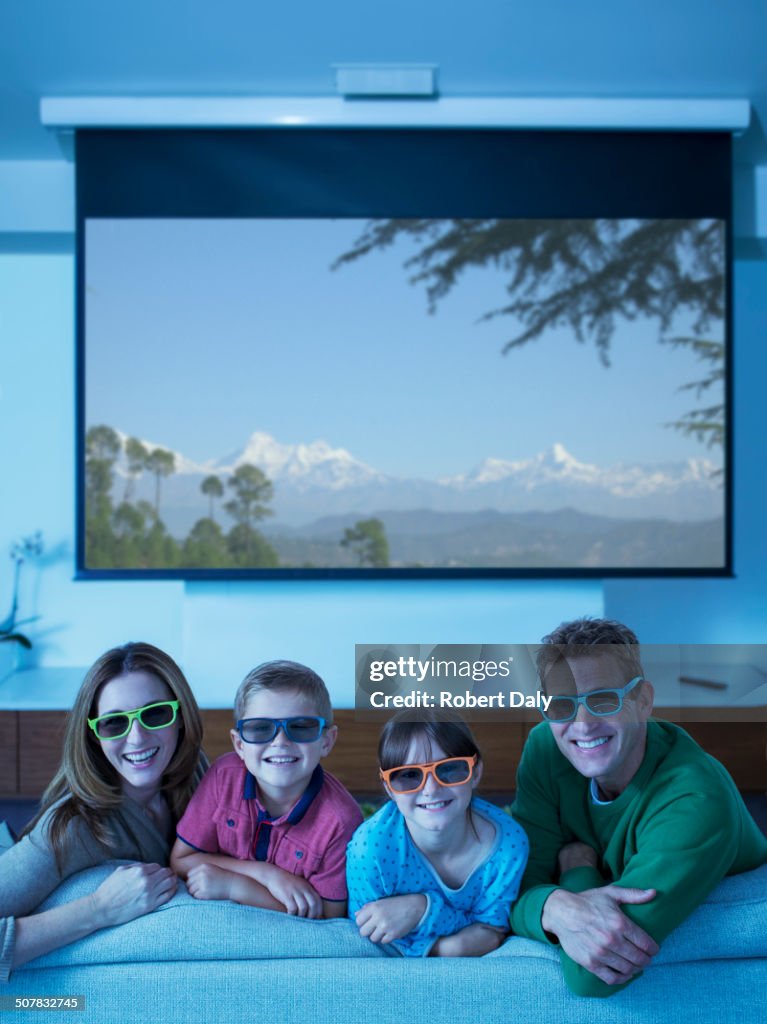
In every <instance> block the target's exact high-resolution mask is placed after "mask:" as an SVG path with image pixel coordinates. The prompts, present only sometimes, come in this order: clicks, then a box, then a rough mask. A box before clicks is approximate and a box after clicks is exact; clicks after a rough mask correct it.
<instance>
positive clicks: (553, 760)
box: [511, 720, 767, 996]
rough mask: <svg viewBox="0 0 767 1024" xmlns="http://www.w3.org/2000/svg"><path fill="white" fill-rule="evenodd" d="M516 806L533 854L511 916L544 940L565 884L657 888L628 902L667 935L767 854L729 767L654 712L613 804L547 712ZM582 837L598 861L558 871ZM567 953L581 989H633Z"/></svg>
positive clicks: (531, 744) (567, 972) (652, 929)
mask: <svg viewBox="0 0 767 1024" xmlns="http://www.w3.org/2000/svg"><path fill="white" fill-rule="evenodd" d="M512 814H513V815H514V818H515V820H516V821H518V822H519V824H520V825H522V827H523V828H524V829H525V831H526V832H527V835H528V838H529V840H530V859H529V861H528V864H527V870H526V871H525V875H524V877H523V879H522V886H521V890H520V892H521V895H520V897H519V899H518V900H517V902H516V904H515V905H514V907H513V908H512V913H511V926H512V928H513V930H514V932H515V933H516V934H517V935H525V936H527V937H528V938H531V939H538V940H539V941H541V942H552V941H555V940H554V939H553V937H552V936H550V935H549V934H547V933H546V932H545V931H544V930H543V928H542V927H541V913H542V911H543V905H544V903H545V902H546V900H547V898H548V897H549V896H550V895H551V893H552V892H553V891H554V890H555V889H556V888H563V889H567V890H569V891H570V892H583V891H584V890H586V889H593V888H597V887H598V886H602V885H609V884H610V883H616V884H618V885H622V886H627V887H632V888H637V889H656V890H657V895H656V896H655V898H654V899H653V900H651V901H650V902H649V903H644V904H631V905H626V904H624V905H621V908H620V909H621V911H622V912H623V913H624V914H625V915H626V916H627V917H629V918H631V920H632V921H635V922H636V923H637V924H638V925H639V926H640V928H643V929H644V930H645V931H646V932H647V933H648V934H649V935H651V936H652V937H653V938H654V939H655V941H656V942H658V943H661V942H662V941H663V940H664V939H665V938H666V936H667V935H668V934H669V933H670V932H671V931H673V929H674V928H676V927H677V925H678V924H680V923H681V922H682V921H684V920H685V918H686V917H688V916H689V915H690V914H691V913H692V911H693V910H694V909H695V908H696V907H697V906H698V905H699V904H700V903H702V902H703V900H704V899H705V898H706V896H707V895H708V894H709V893H710V892H711V890H712V889H713V888H714V887H715V886H716V885H717V884H718V883H719V882H720V881H721V880H722V879H723V878H724V877H725V875H735V874H738V873H739V872H741V871H750V870H751V869H752V868H756V867H758V866H759V865H760V864H764V863H765V862H767V839H765V837H764V836H763V835H762V833H761V832H760V830H759V828H758V827H757V825H756V823H755V822H754V820H753V818H752V817H751V815H750V814H749V812H748V810H747V808H746V805H745V804H744V803H743V800H742V799H741V796H740V794H739V793H738V790H737V789H736V787H735V783H734V782H733V781H732V778H731V777H730V775H729V774H728V772H727V771H726V769H725V768H724V766H723V765H721V764H720V763H719V762H718V761H717V760H715V759H714V758H713V757H711V756H710V755H709V754H706V753H705V751H704V750H702V749H701V747H699V746H698V744H697V743H696V742H695V741H694V740H693V739H692V738H691V737H690V736H689V735H688V734H687V733H686V732H685V731H684V729H680V728H679V726H677V725H673V724H672V723H670V722H660V721H653V720H651V721H649V722H648V724H647V749H646V751H645V756H644V759H643V761H642V764H641V765H640V767H639V771H638V772H637V773H636V775H635V776H634V778H633V779H632V780H631V782H630V783H629V785H628V787H627V788H626V789H625V790H624V792H623V793H621V794H620V796H618V797H617V798H616V799H615V800H613V801H612V802H611V803H609V804H605V805H599V804H596V803H594V801H593V800H592V799H591V793H590V780H589V779H586V778H584V777H583V776H582V775H581V774H580V773H579V772H578V771H576V769H575V768H574V767H573V766H572V765H571V764H570V762H569V761H568V760H567V758H566V757H565V756H564V755H563V754H562V753H560V751H559V748H558V747H557V745H556V743H555V742H554V737H553V735H552V733H551V729H550V728H549V726H548V724H546V723H545V722H544V723H541V724H540V725H538V726H536V727H535V728H534V729H533V730H532V732H531V733H530V736H529V737H528V740H527V743H526V744H525V749H524V752H523V754H522V760H521V762H520V765H519V771H518V773H517V797H516V800H515V802H514V806H513V808H512ZM576 841H578V842H582V843H588V845H589V846H591V847H593V848H594V849H595V850H596V852H597V855H598V857H599V869H597V868H590V867H581V868H575V869H573V870H572V871H567V872H565V873H564V874H563V875H562V877H561V878H558V868H557V856H558V854H559V851H560V850H561V848H562V847H563V846H564V845H565V844H567V843H571V842H576ZM560 958H561V961H562V968H563V971H564V976H565V981H566V982H567V984H568V986H569V987H570V988H571V989H572V990H573V991H574V992H576V993H577V994H579V995H587V996H609V995H613V994H614V993H615V992H618V991H620V990H621V989H622V988H625V985H606V984H605V983H604V982H602V981H600V980H599V978H597V977H596V975H594V974H591V972H590V971H587V970H586V969H585V968H584V967H581V966H580V965H579V964H576V963H575V962H574V961H573V960H571V959H570V957H568V956H567V955H566V954H565V953H564V951H562V950H560Z"/></svg>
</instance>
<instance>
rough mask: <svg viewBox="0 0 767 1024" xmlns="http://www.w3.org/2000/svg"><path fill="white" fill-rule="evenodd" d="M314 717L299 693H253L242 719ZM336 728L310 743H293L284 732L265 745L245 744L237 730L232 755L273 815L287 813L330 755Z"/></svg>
mask: <svg viewBox="0 0 767 1024" xmlns="http://www.w3.org/2000/svg"><path fill="white" fill-rule="evenodd" d="M305 715H312V716H315V717H316V716H317V715H319V712H318V711H317V706H316V704H315V702H314V701H313V700H312V699H311V697H309V696H307V695H306V694H304V693H301V691H300V690H280V689H273V688H272V689H263V690H256V692H255V693H252V694H251V695H250V697H249V698H248V700H247V703H246V705H245V710H244V713H243V716H242V717H243V718H300V717H302V716H305ZM337 732H338V730H337V728H336V726H334V725H331V726H329V727H328V728H326V729H325V730H324V731H323V733H322V734H321V735H320V738H319V739H317V740H313V741H312V742H311V743H295V742H294V741H293V740H290V739H288V737H287V736H286V735H285V730H284V729H279V730H278V731H277V735H276V736H275V737H274V738H273V739H272V740H270V741H269V742H268V743H245V742H244V741H243V740H242V738H241V737H240V735H239V733H238V732H237V730H236V729H232V731H231V737H232V744H233V746H234V749H235V751H236V752H237V754H238V755H239V757H241V758H242V760H243V761H244V763H245V767H246V768H247V769H248V771H249V772H250V773H251V775H253V776H254V777H255V779H256V782H257V783H258V788H259V793H260V796H261V799H262V802H263V803H264V804H265V806H266V807H267V808H268V810H269V811H270V812H271V813H272V814H282V813H286V812H287V811H288V810H289V809H290V808H291V807H292V806H293V804H294V803H295V802H296V801H297V800H298V799H299V798H300V796H301V794H302V793H303V791H304V790H305V789H306V787H307V785H308V784H309V780H310V779H311V777H312V772H313V771H314V769H315V768H316V767H317V765H318V764H319V762H320V758H321V757H324V756H325V755H326V754H329V753H330V751H331V750H332V748H333V744H334V743H335V741H336V735H337Z"/></svg>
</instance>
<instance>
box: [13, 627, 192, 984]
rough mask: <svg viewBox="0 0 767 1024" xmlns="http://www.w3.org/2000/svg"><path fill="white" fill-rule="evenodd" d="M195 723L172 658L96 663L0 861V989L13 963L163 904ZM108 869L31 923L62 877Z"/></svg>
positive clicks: (142, 656)
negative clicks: (57, 755) (47, 776)
mask: <svg viewBox="0 0 767 1024" xmlns="http://www.w3.org/2000/svg"><path fill="white" fill-rule="evenodd" d="M201 738H202V723H201V721H200V713H199V710H198V708H197V703H196V701H195V699H194V697H193V696H192V692H191V690H190V689H189V684H188V683H187V681H186V679H185V678H184V676H183V673H182V672H181V669H180V668H179V667H178V665H176V663H175V662H174V661H173V659H172V658H170V657H169V656H168V655H167V654H164V653H163V652H162V651H160V650H158V649H157V648H156V647H152V646H151V645H150V644H141V643H135V644H126V645H125V646H124V647H116V648H114V649H113V650H111V651H107V652H106V654H103V655H102V656H101V657H100V658H99V659H98V661H97V662H96V663H95V664H94V665H93V667H92V668H91V669H90V671H89V672H88V673H87V675H86V677H85V679H84V681H83V684H82V686H81V687H80V691H79V693H78V695H77V698H76V700H75V705H74V708H73V709H72V712H71V714H70V715H69V718H68V721H67V729H66V735H65V738H64V754H63V758H62V763H61V767H60V768H59V770H58V772H57V773H56V776H55V777H54V779H53V781H52V782H51V784H50V786H49V787H48V789H47V790H46V792H45V794H44V796H43V799H42V804H41V808H40V811H39V813H38V814H37V816H36V817H35V819H34V820H33V821H32V822H31V823H30V825H29V826H28V827H27V828H26V829H25V831H24V833H23V835H22V838H21V839H20V840H19V842H18V843H17V844H16V845H15V846H13V847H11V849H10V850H8V851H7V852H6V853H5V854H3V856H2V857H0V980H7V978H8V975H9V972H10V970H11V969H12V968H13V967H16V966H18V965H19V964H22V963H25V962H26V961H27V960H32V959H34V958H35V957H38V956H42V955H43V954H44V953H48V952H50V951H51V950H52V949H57V948H58V947H59V946H65V945H67V943H69V942H73V941H74V940H75V939H79V938H82V937H83V936H85V935H90V934H91V932H94V931H97V930H98V929H99V928H105V927H107V926H108V925H117V924H123V923H124V922H126V921H131V920H133V918H136V917H139V916H141V915H142V914H146V913H148V912H149V911H151V910H154V909H155V907H158V906H160V905H161V904H162V903H165V902H167V900H169V899H170V898H171V896H172V895H173V893H174V892H175V890H176V876H175V875H174V874H173V872H172V871H171V870H170V869H169V868H168V867H167V866H166V865H167V863H168V854H169V851H170V845H171V843H172V841H173V838H174V834H175V824H176V821H177V820H178V818H179V817H180V816H181V814H182V812H183V811H184V808H185V807H186V804H187V802H188V800H189V797H190V796H191V794H192V791H193V790H194V788H195V786H196V784H197V782H198V781H199V779H200V777H201V776H202V772H203V770H204V768H205V760H204V755H202V753H201V751H200V741H201ZM112 859H127V860H131V861H137V862H139V863H135V864H130V865H123V866H121V867H118V868H117V869H116V870H115V871H114V872H112V874H111V875H110V876H109V877H108V878H107V879H106V880H105V881H104V882H102V883H101V885H100V886H99V887H98V889H96V891H95V892H94V893H92V894H91V895H89V896H85V897H83V898H82V899H78V900H74V901H72V902H71V903H67V904H64V905H62V906H59V907H55V908H52V909H50V910H46V911H44V912H42V913H40V914H33V913H32V912H33V911H34V910H35V908H36V907H37V906H39V904H40V903H41V902H42V901H43V900H44V899H45V897H46V896H48V895H49V893H51V892H52V891H53V890H54V889H55V888H56V886H57V885H58V884H59V883H60V882H61V881H62V880H63V879H65V878H67V877H68V876H69V875H72V874H74V873H75V872H76V871H82V870H83V868H87V867H92V866H93V865H95V864H101V863H103V862H104V861H107V860H112Z"/></svg>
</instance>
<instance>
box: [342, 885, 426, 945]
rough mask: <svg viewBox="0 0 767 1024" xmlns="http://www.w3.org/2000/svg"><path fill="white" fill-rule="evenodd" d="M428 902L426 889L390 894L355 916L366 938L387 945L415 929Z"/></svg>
mask: <svg viewBox="0 0 767 1024" xmlns="http://www.w3.org/2000/svg"><path fill="white" fill-rule="evenodd" d="M426 906H427V902H426V897H425V896H424V894H423V893H422V892H411V893H406V894H404V895H402V896H386V897H384V899H381V900H373V902H372V903H366V904H365V906H364V907H360V909H359V910H358V911H357V913H356V914H355V915H354V920H355V922H356V924H357V927H358V928H359V930H360V935H361V936H362V937H363V938H365V939H370V941H371V942H381V943H383V944H384V945H385V944H386V943H387V942H393V941H394V940H395V939H401V938H402V937H403V936H404V935H407V934H408V933H409V932H412V930H413V929H414V928H415V926H416V925H417V924H418V922H419V921H420V920H421V918H422V917H423V915H424V914H425V913H426Z"/></svg>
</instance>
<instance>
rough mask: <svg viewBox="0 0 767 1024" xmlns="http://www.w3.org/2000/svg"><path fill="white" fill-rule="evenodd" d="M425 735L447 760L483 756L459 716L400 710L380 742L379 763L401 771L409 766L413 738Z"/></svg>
mask: <svg viewBox="0 0 767 1024" xmlns="http://www.w3.org/2000/svg"><path fill="white" fill-rule="evenodd" d="M420 736H423V737H424V738H425V739H426V742H427V744H428V745H429V746H431V744H432V743H433V744H434V745H435V746H440V747H441V748H442V749H443V750H444V751H445V757H473V756H474V755H475V754H476V756H477V760H478V761H480V760H481V759H482V755H481V753H480V751H479V747H478V746H477V743H476V740H475V739H474V736H473V735H472V732H471V729H470V728H469V727H468V725H467V724H466V722H464V720H463V719H462V718H460V717H459V716H458V715H455V714H451V713H450V711H440V712H439V713H436V712H434V711H429V710H422V711H410V710H405V711H400V712H399V713H398V714H396V715H395V716H394V717H393V718H390V719H389V721H388V722H387V723H386V725H385V726H384V727H383V731H382V732H381V739H380V740H379V741H378V763H379V764H380V766H381V767H382V768H383V769H384V771H385V770H386V769H387V768H399V766H400V765H403V764H407V752H408V750H409V749H410V743H411V740H413V738H414V737H420Z"/></svg>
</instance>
